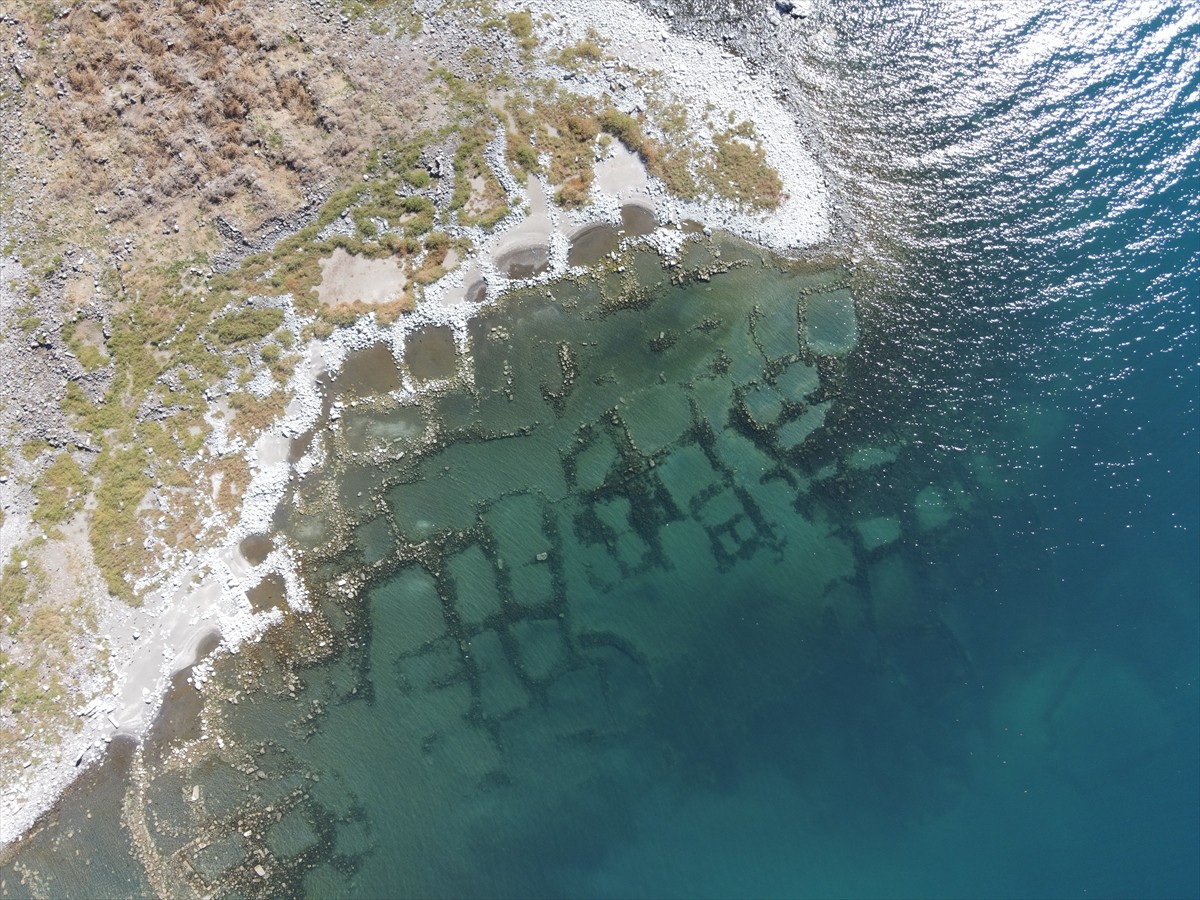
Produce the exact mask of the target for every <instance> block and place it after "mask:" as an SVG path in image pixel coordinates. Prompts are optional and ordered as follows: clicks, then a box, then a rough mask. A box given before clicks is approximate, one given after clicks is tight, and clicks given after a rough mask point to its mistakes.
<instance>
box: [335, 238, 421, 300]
mask: <svg viewBox="0 0 1200 900" xmlns="http://www.w3.org/2000/svg"><path fill="white" fill-rule="evenodd" d="M405 281H406V276H405V274H404V269H403V267H401V265H400V264H399V263H398V262H396V261H395V260H394V259H368V258H367V257H365V256H355V255H354V254H352V253H347V252H346V251H345V250H343V249H342V248H341V247H335V248H334V250H333V253H331V254H330V255H329V256H328V257H326V258H325V259H323V260H321V283H320V284H319V285H318V286H317V297H318V298H319V299H320V301H321V302H322V303H324V304H326V305H327V306H338V305H339V304H342V303H353V302H354V301H355V300H359V301H362V302H363V303H366V304H368V305H376V304H381V303H390V302H391V301H393V300H396V299H398V298H399V297H400V295H401V294H403V293H404V284H405Z"/></svg>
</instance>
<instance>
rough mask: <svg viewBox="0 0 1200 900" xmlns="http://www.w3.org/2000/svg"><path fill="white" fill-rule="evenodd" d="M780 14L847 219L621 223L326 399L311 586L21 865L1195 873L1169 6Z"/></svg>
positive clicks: (676, 887) (1197, 489) (117, 875)
mask: <svg viewBox="0 0 1200 900" xmlns="http://www.w3.org/2000/svg"><path fill="white" fill-rule="evenodd" d="M826 17H827V18H826V20H827V21H828V22H832V23H835V24H834V26H833V28H832V31H831V32H830V33H829V34H828V35H827V40H825V41H824V42H822V43H817V44H815V45H813V46H810V47H809V48H808V49H806V50H803V51H802V52H801V53H800V55H799V59H798V65H799V73H800V76H801V77H800V78H799V79H798V82H797V85H798V87H797V90H800V91H802V92H804V93H805V95H806V98H807V100H808V102H810V103H811V104H812V105H813V107H814V111H815V114H816V115H817V117H818V119H819V120H820V121H822V122H823V123H824V128H825V130H826V133H827V141H828V143H829V147H828V148H827V149H828V155H829V157H830V162H831V164H832V165H834V166H835V168H837V169H838V170H839V174H840V175H841V176H842V177H843V179H844V180H845V182H846V183H847V185H853V188H854V189H853V190H852V191H849V194H848V197H847V202H848V203H849V204H850V205H851V207H852V210H853V212H854V214H855V216H856V217H857V218H858V219H859V220H860V221H861V235H860V236H859V238H857V244H856V246H855V247H854V248H852V251H851V252H852V253H853V254H854V255H857V256H858V257H859V261H858V263H857V264H855V265H852V266H847V265H843V264H841V263H839V262H838V261H836V260H832V261H830V260H826V261H817V262H813V263H811V264H808V265H804V266H799V267H794V268H793V269H790V270H787V271H785V270H783V269H781V268H780V267H778V266H776V265H775V264H773V263H772V262H771V261H769V260H768V261H766V262H764V261H763V260H761V259H759V258H758V257H757V256H756V255H755V254H754V253H753V252H751V251H749V250H748V249H747V248H743V247H739V246H738V245H735V244H716V245H712V244H709V243H707V242H704V243H702V244H698V245H696V246H695V247H694V248H693V249H691V250H690V251H689V253H688V255H686V256H685V260H684V266H683V267H682V268H681V269H679V270H663V269H662V268H661V267H660V266H659V264H658V261H657V260H656V258H654V257H652V256H649V255H643V256H638V257H637V258H636V259H629V260H627V261H626V262H627V272H626V273H625V274H624V275H623V276H621V277H618V276H616V275H611V276H607V277H606V278H604V279H602V280H600V281H596V282H593V281H587V282H584V283H582V284H572V285H563V286H559V287H557V288H555V289H554V291H553V297H550V298H547V297H545V296H544V295H543V294H540V293H539V294H531V295H527V296H518V297H513V298H511V302H506V305H505V306H504V307H503V308H502V309H500V310H497V311H496V312H494V313H493V314H490V315H489V316H487V317H484V318H481V319H480V320H479V321H478V322H476V323H475V325H474V326H473V327H472V330H471V335H470V337H471V341H472V347H473V351H474V358H475V378H474V390H464V389H455V390H449V391H447V392H445V393H444V394H442V395H439V396H438V397H436V398H435V399H431V400H429V401H428V402H425V403H423V404H422V405H421V406H420V407H419V408H404V409H394V408H391V407H390V405H389V404H387V403H384V402H382V401H380V402H379V403H378V404H377V405H376V406H370V405H369V404H363V405H360V407H359V408H357V409H356V410H355V411H354V413H353V414H350V415H347V417H346V420H345V421H344V422H343V423H342V424H343V426H344V427H343V428H342V429H341V431H340V435H341V436H340V438H339V439H338V441H337V442H336V444H335V445H334V446H333V447H332V450H333V451H334V452H333V453H332V456H331V464H330V466H329V467H328V468H327V469H326V470H325V471H324V472H323V473H321V474H320V475H319V476H318V477H316V478H314V479H312V480H310V482H309V483H307V484H306V485H305V486H304V487H303V488H302V489H301V493H300V497H301V501H302V502H301V505H300V507H299V508H298V509H297V511H295V512H294V513H293V514H291V516H290V518H288V519H287V521H286V522H285V525H286V528H287V530H288V531H289V532H290V533H291V534H293V535H294V536H296V538H297V539H298V540H300V541H302V542H303V543H304V544H305V545H306V546H307V547H308V548H309V558H310V564H309V572H308V575H309V578H310V583H311V584H312V585H313V587H314V589H315V591H316V592H317V594H318V595H319V596H320V597H322V600H323V602H322V603H321V613H320V615H318V616H315V617H313V618H312V619H309V620H305V621H296V622H293V623H291V624H290V625H289V627H288V628H287V629H284V630H281V632H280V633H279V634H277V635H274V636H273V637H272V639H271V640H270V641H269V642H267V644H266V645H264V647H263V648H261V649H260V650H259V651H257V652H254V653H247V654H244V655H243V656H242V657H240V658H238V659H236V660H227V661H225V662H224V663H222V664H221V666H220V667H219V669H218V675H219V676H220V680H221V682H222V683H223V684H224V685H225V690H226V697H227V699H225V700H222V701H220V702H219V703H217V704H216V705H215V709H214V713H215V714H216V715H217V716H218V718H219V719H220V720H222V721H223V722H224V723H225V725H226V738H225V740H226V747H225V748H224V749H222V748H219V747H216V746H215V745H213V744H211V743H210V744H204V745H202V746H197V747H196V748H195V750H194V751H193V760H192V761H191V762H188V763H182V762H171V760H170V759H169V758H167V759H165V761H159V760H157V756H156V753H155V752H152V753H151V754H149V756H150V757H151V765H150V766H149V767H148V768H147V769H146V770H145V771H138V772H135V773H134V776H135V777H134V778H133V779H132V784H134V785H135V787H136V789H138V790H143V791H144V792H145V793H144V794H142V795H140V796H141V797H143V798H148V799H150V800H151V801H153V802H152V803H151V804H150V805H149V806H148V807H145V808H146V809H148V810H149V813H148V815H147V816H146V817H144V818H141V819H139V818H138V817H134V825H135V828H134V831H133V832H129V831H124V830H122V829H120V828H119V827H118V826H117V825H116V823H115V816H113V815H112V810H113V807H114V802H113V800H112V798H111V797H109V795H108V794H107V793H105V792H104V791H103V790H101V789H97V792H96V794H95V795H94V797H95V799H94V802H93V805H92V806H91V807H89V808H90V809H93V810H94V811H95V812H96V816H95V817H94V818H92V819H85V818H84V815H83V813H82V811H81V809H82V808H81V809H80V810H74V809H73V808H71V807H68V808H67V809H66V810H65V811H64V813H63V814H62V822H61V824H60V825H59V826H58V831H54V830H53V829H51V830H50V831H49V832H48V835H50V836H49V837H47V838H46V839H45V840H44V841H43V843H41V844H36V845H35V846H33V847H31V848H30V850H29V851H28V852H27V854H26V855H25V857H24V862H25V863H26V864H27V865H30V866H33V867H34V868H36V869H38V870H39V872H40V877H41V878H42V882H41V883H42V884H43V885H48V886H49V887H48V888H47V889H46V891H45V892H46V893H48V894H51V895H59V896H77V895H80V894H84V893H92V894H104V893H105V890H104V889H103V888H104V887H110V888H114V889H116V888H121V889H123V890H130V889H133V890H139V889H141V890H145V889H148V885H147V884H146V883H144V882H140V881H139V879H140V878H141V876H139V875H138V874H137V871H136V869H137V867H136V866H130V865H129V863H128V861H127V857H128V852H129V851H128V844H129V840H130V835H131V834H132V835H133V836H134V837H135V838H137V841H138V846H139V847H140V848H141V852H142V853H143V854H145V855H144V857H143V858H144V859H149V860H150V861H151V869H152V870H153V871H155V872H159V871H162V872H165V873H167V877H166V878H160V879H159V880H158V881H156V882H155V883H154V886H155V887H157V889H159V890H163V889H164V887H166V888H168V889H169V890H168V892H173V891H175V890H182V886H183V885H190V886H192V887H194V888H198V889H206V888H208V887H210V886H221V885H225V886H227V887H228V888H229V890H230V891H231V893H230V895H231V896H234V895H236V892H241V893H243V894H247V895H256V894H262V893H264V892H265V893H271V892H275V893H279V894H305V895H308V896H314V897H324V896H363V897H368V896H369V897H390V896H593V895H599V896H654V897H659V896H681V897H683V896H722V897H723V896H916V895H925V896H1029V897H1044V896H1171V897H1185V896H1195V895H1197V893H1200V859H1198V851H1197V847H1198V846H1200V823H1198V819H1200V771H1198V769H1200V767H1198V764H1197V759H1198V758H1200V713H1198V709H1200V688H1198V683H1200V682H1198V678H1200V615H1198V606H1200V600H1198V598H1200V553H1198V552H1197V527H1198V526H1200V522H1198V519H1200V511H1198V510H1200V452H1198V451H1200V443H1198V439H1197V398H1198V396H1200V384H1198V379H1197V350H1198V349H1200V346H1198V341H1197V331H1196V296H1197V286H1198V285H1200V266H1198V262H1197V256H1198V254H1197V248H1196V241H1195V233H1196V228H1197V225H1198V224H1200V223H1198V221H1197V220H1198V218H1200V217H1198V216H1197V203H1198V201H1197V196H1198V191H1197V187H1198V186H1200V184H1198V182H1200V177H1198V174H1200V170H1198V162H1197V144H1196V140H1195V134H1196V133H1197V131H1198V129H1197V127H1196V126H1197V124H1200V123H1198V122H1197V119H1198V118H1200V113H1198V110H1197V100H1196V98H1197V96H1200V74H1198V67H1200V62H1198V60H1200V52H1198V50H1200V48H1198V47H1197V43H1198V42H1200V38H1198V34H1200V24H1198V21H1197V17H1196V14H1195V13H1193V12H1191V11H1190V10H1189V9H1188V8H1187V7H1185V6H1184V5H1182V4H1171V3H1167V2H1159V3H1150V4H1133V3H1118V2H1111V3H1105V4H1099V5H1095V4H1082V3H1079V4H1076V3H1068V4H1056V5H1055V6H1054V8H1053V9H1047V8H1042V6H1041V5H1039V4H1032V3H1030V4H1011V3H1004V4H999V3H998V4H984V3H961V4H955V3H942V4H938V5H936V6H929V5H926V4H915V3H911V4H910V3H900V2H891V0H887V2H885V0H877V2H871V3H855V4H850V3H833V4H831V5H830V6H829V7H828V8H827V10H826ZM816 85H819V86H820V89H819V90H818V89H817V88H816V87H815V86H816ZM714 247H715V248H716V249H719V250H720V257H719V258H717V257H715V256H714V255H713V253H712V251H713V249H714ZM727 264H734V267H733V268H731V269H730V270H729V271H713V269H714V266H715V267H716V269H723V268H725V266H726V265H727ZM672 280H674V281H676V282H679V283H675V284H673V283H672ZM543 554H544V558H539V557H542V555H543ZM343 579H347V583H346V584H345V585H339V582H340V581H342V580H343ZM301 659H308V660H313V661H312V662H303V663H301V662H300V661H299V660H301ZM235 692H236V693H235ZM233 699H236V700H237V701H238V702H237V703H236V704H234V703H233V702H232V700H233ZM259 773H261V775H260V774H259ZM197 789H198V790H197ZM193 795H195V796H196V798H197V799H196V800H192V799H191V798H192V797H193ZM102 809H105V810H107V811H108V814H107V815H104V814H102V813H101V810H102ZM140 825H144V826H145V828H144V830H139V826H140ZM245 832H249V834H245ZM68 835H69V836H68ZM55 841H57V844H55V843H54V842H55ZM80 846H84V847H88V848H90V850H91V852H90V856H91V864H90V865H87V866H85V865H83V864H82V863H81V862H80V861H79V858H78V857H73V856H72V855H71V850H72V849H73V848H76V847H80ZM85 855H86V854H85ZM255 865H262V866H264V871H266V872H268V874H269V875H270V880H269V881H268V880H266V879H263V878H261V877H259V876H258V875H257V874H256V873H255V872H254V868H253V867H254V866H255ZM97 872H100V873H101V874H100V875H97ZM8 883H9V884H10V885H11V884H12V880H11V879H10V881H9V882H8ZM268 884H269V885H271V887H270V888H268V887H267V885H268ZM18 893H20V892H19V891H18Z"/></svg>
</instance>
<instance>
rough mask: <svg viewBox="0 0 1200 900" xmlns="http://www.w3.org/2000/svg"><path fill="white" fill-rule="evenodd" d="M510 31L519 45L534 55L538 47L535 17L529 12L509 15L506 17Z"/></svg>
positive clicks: (523, 11) (524, 11) (522, 11)
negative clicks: (534, 25) (534, 27)
mask: <svg viewBox="0 0 1200 900" xmlns="http://www.w3.org/2000/svg"><path fill="white" fill-rule="evenodd" d="M504 21H505V23H506V24H507V25H508V30H509V31H510V32H512V35H513V37H515V38H516V39H517V42H518V45H519V46H520V48H521V49H522V50H524V51H525V52H526V53H532V52H533V49H534V48H535V47H537V44H538V40H537V35H535V34H534V33H533V15H532V14H531V13H530V12H529V10H527V9H525V10H521V11H519V12H510V13H507V14H506V15H505V17H504Z"/></svg>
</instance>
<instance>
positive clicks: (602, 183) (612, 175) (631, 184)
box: [596, 141, 654, 209]
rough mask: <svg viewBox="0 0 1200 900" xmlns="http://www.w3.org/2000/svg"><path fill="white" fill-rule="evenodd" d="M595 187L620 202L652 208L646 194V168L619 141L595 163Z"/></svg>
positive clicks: (651, 203) (647, 178)
mask: <svg viewBox="0 0 1200 900" xmlns="http://www.w3.org/2000/svg"><path fill="white" fill-rule="evenodd" d="M596 187H597V188H599V190H600V191H601V192H602V193H605V194H609V195H611V196H613V197H616V198H617V199H618V200H620V201H622V202H625V201H634V200H636V201H637V202H638V203H640V204H641V205H644V206H648V207H649V208H650V209H653V208H654V201H653V200H652V199H651V198H650V197H649V196H648V195H647V193H646V191H647V189H648V188H649V187H650V176H649V175H648V174H647V173H646V166H645V165H644V164H643V163H642V161H641V160H640V159H639V158H638V156H637V154H636V153H634V152H633V151H632V150H630V149H629V148H628V147H626V146H625V145H624V144H622V143H621V142H620V141H614V142H613V145H612V152H611V153H610V154H609V156H608V157H607V158H605V159H602V160H601V161H600V162H598V163H596Z"/></svg>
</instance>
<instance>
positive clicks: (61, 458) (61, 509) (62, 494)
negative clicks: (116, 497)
mask: <svg viewBox="0 0 1200 900" xmlns="http://www.w3.org/2000/svg"><path fill="white" fill-rule="evenodd" d="M87 487H88V483H87V475H85V474H84V472H83V469H81V468H80V467H79V463H77V462H76V461H75V457H73V456H72V455H71V454H70V453H60V454H59V455H58V456H57V457H56V458H55V460H54V462H52V463H51V464H50V467H49V468H48V469H46V471H45V472H44V473H42V477H41V478H40V479H39V480H38V482H37V484H35V485H34V488H33V492H34V496H36V497H37V500H38V505H37V507H36V509H35V510H34V513H33V518H34V520H35V521H37V522H39V523H41V524H42V525H60V524H62V523H63V522H65V521H67V519H69V518H71V516H72V515H74V514H75V513H76V512H77V511H78V510H79V509H80V508H82V505H83V503H82V501H83V497H84V495H85V494H86V493H87Z"/></svg>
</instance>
